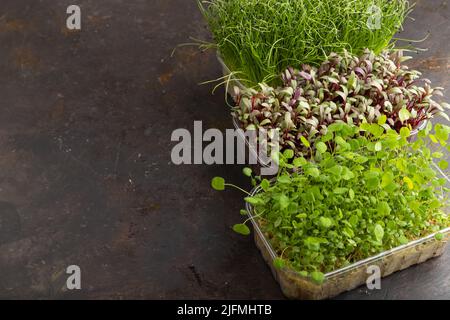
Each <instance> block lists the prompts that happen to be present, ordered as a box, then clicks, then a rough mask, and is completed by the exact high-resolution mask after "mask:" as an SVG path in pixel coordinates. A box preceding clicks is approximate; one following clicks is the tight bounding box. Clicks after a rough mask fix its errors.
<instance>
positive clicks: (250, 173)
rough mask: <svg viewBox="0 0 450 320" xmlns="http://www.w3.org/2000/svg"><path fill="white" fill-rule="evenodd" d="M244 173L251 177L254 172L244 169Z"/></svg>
mask: <svg viewBox="0 0 450 320" xmlns="http://www.w3.org/2000/svg"><path fill="white" fill-rule="evenodd" d="M242 172H243V173H244V175H245V176H247V177H251V176H252V172H253V171H252V169H250V168H244V169H243V170H242Z"/></svg>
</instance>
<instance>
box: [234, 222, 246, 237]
mask: <svg viewBox="0 0 450 320" xmlns="http://www.w3.org/2000/svg"><path fill="white" fill-rule="evenodd" d="M233 231H234V232H236V233H239V234H241V235H243V236H248V235H249V234H250V229H249V227H247V226H246V225H245V224H242V223H241V224H235V225H234V226H233Z"/></svg>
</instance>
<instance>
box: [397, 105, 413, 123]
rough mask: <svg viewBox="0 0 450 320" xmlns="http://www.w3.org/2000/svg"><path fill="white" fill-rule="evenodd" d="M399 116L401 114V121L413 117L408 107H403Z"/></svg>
mask: <svg viewBox="0 0 450 320" xmlns="http://www.w3.org/2000/svg"><path fill="white" fill-rule="evenodd" d="M398 116H399V118H400V121H401V122H405V121H406V120H408V119H409V118H411V113H410V112H409V111H408V109H406V108H405V107H403V109H402V110H400V112H399V113H398Z"/></svg>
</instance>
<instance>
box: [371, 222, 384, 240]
mask: <svg viewBox="0 0 450 320" xmlns="http://www.w3.org/2000/svg"><path fill="white" fill-rule="evenodd" d="M373 232H374V234H375V238H376V239H377V240H378V241H380V242H381V241H383V237H384V229H383V227H382V226H380V225H379V224H378V223H377V224H375V228H374V231H373Z"/></svg>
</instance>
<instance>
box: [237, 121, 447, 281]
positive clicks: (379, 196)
mask: <svg viewBox="0 0 450 320" xmlns="http://www.w3.org/2000/svg"><path fill="white" fill-rule="evenodd" d="M360 130H362V131H361V132H360ZM383 132H384V128H383V127H382V126H381V125H379V124H367V123H365V124H362V125H361V127H360V128H359V129H358V128H357V127H352V126H348V125H345V124H342V123H336V124H333V125H331V126H330V127H329V135H328V137H323V138H322V139H321V141H320V142H318V143H317V144H316V148H317V151H316V155H315V158H314V159H311V160H307V159H305V158H295V159H293V158H292V157H293V153H292V152H285V153H284V155H281V158H280V171H279V173H278V176H277V178H276V181H274V182H272V183H269V181H268V180H266V179H264V180H260V178H258V177H256V178H255V179H256V180H257V181H261V182H259V186H260V188H261V191H260V192H259V193H257V194H256V195H255V196H253V197H248V198H246V201H247V202H249V203H250V204H251V205H252V206H253V209H254V212H253V213H254V215H255V216H256V219H257V221H258V223H259V225H260V226H261V229H262V231H263V232H264V234H265V236H266V237H267V238H268V239H269V241H270V242H271V244H272V246H273V248H274V250H275V251H276V253H277V255H278V256H279V257H280V258H279V259H278V261H283V263H285V264H286V265H287V266H289V267H291V268H293V269H294V270H297V271H299V272H302V273H303V274H308V273H312V272H319V273H327V272H330V271H333V270H336V269H339V268H341V267H344V266H346V265H348V264H351V263H354V262H357V261H359V260H362V259H365V258H368V257H371V256H374V255H375V254H377V253H380V252H382V251H386V250H389V249H392V248H395V247H397V246H400V245H403V244H406V243H408V242H410V241H412V240H416V239H419V238H421V237H424V236H427V235H430V234H432V233H434V232H438V231H441V230H443V229H444V228H447V227H449V226H450V219H449V217H448V216H447V214H446V213H445V212H446V210H447V209H448V198H447V192H448V188H446V187H445V185H446V183H447V180H446V179H445V178H443V176H442V175H440V174H438V173H437V171H436V169H435V168H434V166H433V164H432V163H433V159H434V161H436V162H438V163H439V167H440V168H441V169H442V170H446V169H447V168H448V163H447V162H446V161H445V160H442V158H443V156H444V153H443V152H433V151H431V149H430V146H429V143H431V144H433V145H434V148H435V147H436V146H437V145H441V146H444V145H445V146H447V141H448V137H449V133H450V128H449V127H447V126H443V125H440V124H438V125H436V127H435V132H433V133H431V124H429V125H428V127H427V129H425V130H424V131H421V132H420V134H419V138H418V140H417V141H415V142H409V141H408V137H409V134H410V131H409V129H407V128H402V129H401V131H400V133H397V132H395V131H394V130H388V131H387V132H386V133H383ZM447 147H448V146H447ZM290 163H291V164H290ZM438 235H439V236H441V235H440V234H438ZM439 236H437V238H439Z"/></svg>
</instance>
